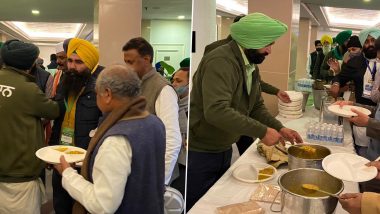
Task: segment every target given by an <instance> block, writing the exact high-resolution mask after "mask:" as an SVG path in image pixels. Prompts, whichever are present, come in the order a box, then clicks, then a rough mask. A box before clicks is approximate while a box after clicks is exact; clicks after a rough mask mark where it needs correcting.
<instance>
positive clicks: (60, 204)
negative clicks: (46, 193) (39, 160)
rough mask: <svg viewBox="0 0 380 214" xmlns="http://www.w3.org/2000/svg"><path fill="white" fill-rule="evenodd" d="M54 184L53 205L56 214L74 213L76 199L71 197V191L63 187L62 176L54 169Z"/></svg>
mask: <svg viewBox="0 0 380 214" xmlns="http://www.w3.org/2000/svg"><path fill="white" fill-rule="evenodd" d="M52 185H53V207H54V211H55V213H56V214H69V213H72V210H73V205H74V199H72V198H71V196H70V195H69V193H68V192H67V191H66V190H65V189H64V188H63V187H62V176H61V175H60V174H59V173H58V172H57V171H56V170H53V177H52Z"/></svg>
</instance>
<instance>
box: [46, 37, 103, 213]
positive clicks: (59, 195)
mask: <svg viewBox="0 0 380 214" xmlns="http://www.w3.org/2000/svg"><path fill="white" fill-rule="evenodd" d="M65 42H66V44H67V50H66V53H67V68H68V70H67V71H66V72H64V73H63V74H62V77H61V79H62V80H61V83H60V84H59V86H58V88H57V94H56V96H55V99H56V100H59V101H60V105H61V106H64V108H63V109H65V111H64V112H61V114H60V117H59V118H58V119H57V120H55V121H54V126H53V133H52V136H51V138H50V142H49V144H50V145H74V146H77V147H81V148H83V149H87V147H88V143H89V142H90V136H89V134H90V131H91V130H95V129H96V127H97V126H98V121H99V118H100V117H101V115H102V114H101V111H100V110H99V108H98V107H97V106H96V93H95V82H96V79H97V77H98V75H99V73H100V72H101V70H103V67H102V66H100V65H99V64H98V62H99V52H98V50H97V49H96V47H95V46H94V45H93V44H91V43H90V42H88V41H86V40H83V39H78V38H73V39H70V40H66V41H65ZM59 58H60V57H59V55H58V59H59ZM58 61H59V60H58ZM58 63H59V64H60V62H58ZM60 66H61V65H60ZM61 67H64V66H61ZM61 180H62V177H61V176H60V175H59V173H58V172H56V171H54V172H53V182H52V183H53V205H54V210H55V213H57V214H59V213H71V210H72V206H73V200H72V198H71V197H70V195H69V194H68V193H67V192H66V191H65V190H64V189H63V188H62V183H61Z"/></svg>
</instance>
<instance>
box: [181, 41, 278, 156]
mask: <svg viewBox="0 0 380 214" xmlns="http://www.w3.org/2000/svg"><path fill="white" fill-rule="evenodd" d="M246 78H247V74H246V71H245V67H244V62H243V57H242V55H241V52H240V49H239V47H238V45H237V43H236V42H235V41H233V40H232V41H231V42H229V43H228V44H226V45H223V46H220V47H218V48H216V49H215V50H213V51H212V52H210V53H208V54H207V55H205V56H204V57H203V58H202V61H201V62H200V64H199V66H198V69H197V71H196V73H195V74H194V77H193V88H192V91H191V95H190V96H191V97H190V121H189V149H190V150H192V151H200V152H222V151H226V150H228V149H229V148H231V145H232V144H233V143H235V142H236V141H237V140H238V138H239V137H240V136H241V135H246V136H251V137H259V138H262V137H263V136H264V135H265V133H266V129H267V126H269V127H272V128H275V129H276V130H280V129H281V128H282V127H283V126H282V124H281V123H280V122H279V121H278V120H276V119H275V118H274V117H273V116H272V115H271V114H270V113H269V112H268V111H267V109H266V108H265V105H264V101H263V98H262V97H261V86H260V78H259V69H258V68H257V67H256V69H255V71H254V72H253V76H252V88H251V93H250V95H248V91H247V86H246Z"/></svg>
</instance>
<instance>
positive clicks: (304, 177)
mask: <svg viewBox="0 0 380 214" xmlns="http://www.w3.org/2000/svg"><path fill="white" fill-rule="evenodd" d="M307 183H308V184H314V185H318V186H319V188H320V189H321V190H324V191H327V192H330V193H332V194H335V195H339V194H340V193H341V192H342V191H343V189H344V185H343V182H342V181H341V180H339V179H337V178H334V177H332V176H331V175H329V174H327V173H326V172H325V171H323V170H319V169H309V168H303V169H294V170H290V171H288V172H286V173H284V174H282V175H281V176H280V177H279V178H278V184H279V186H280V187H281V192H280V194H281V204H280V206H281V210H274V207H273V205H274V204H272V205H271V211H273V212H282V213H292V214H305V213H308V214H325V213H326V214H329V213H334V211H335V208H336V205H337V204H338V198H335V197H332V196H327V195H324V194H322V195H321V194H320V193H318V192H314V193H313V192H312V194H309V193H310V192H307V191H305V190H304V189H302V184H307ZM318 194H319V195H318ZM306 195H307V196H306Z"/></svg>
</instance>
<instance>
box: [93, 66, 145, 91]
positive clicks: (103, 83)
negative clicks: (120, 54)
mask: <svg viewBox="0 0 380 214" xmlns="http://www.w3.org/2000/svg"><path fill="white" fill-rule="evenodd" d="M107 88H108V89H110V90H111V92H112V94H113V95H114V96H116V97H118V98H124V97H136V96H138V95H140V88H141V80H140V79H139V77H138V76H137V74H136V73H135V72H134V71H133V70H132V69H131V68H129V67H126V66H125V65H111V66H109V67H107V68H105V69H104V70H103V71H102V72H100V74H99V76H98V79H97V80H96V90H97V91H98V93H101V91H103V90H105V89H107Z"/></svg>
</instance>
